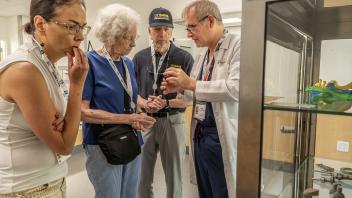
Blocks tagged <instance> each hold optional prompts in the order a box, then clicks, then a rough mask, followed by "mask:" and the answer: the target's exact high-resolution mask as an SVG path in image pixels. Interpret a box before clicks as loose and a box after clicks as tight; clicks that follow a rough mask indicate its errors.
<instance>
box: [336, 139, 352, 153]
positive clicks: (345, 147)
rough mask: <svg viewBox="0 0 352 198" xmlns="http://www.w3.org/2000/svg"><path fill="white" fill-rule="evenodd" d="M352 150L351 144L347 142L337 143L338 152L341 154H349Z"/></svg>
mask: <svg viewBox="0 0 352 198" xmlns="http://www.w3.org/2000/svg"><path fill="white" fill-rule="evenodd" d="M349 148H350V143H349V142H345V141H340V140H338V141H337V145H336V150H337V151H340V152H346V153H347V152H348V150H349Z"/></svg>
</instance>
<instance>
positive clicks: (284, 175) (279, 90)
mask: <svg viewBox="0 0 352 198" xmlns="http://www.w3.org/2000/svg"><path fill="white" fill-rule="evenodd" d="M326 2H327V1H323V0H316V1H313V0H288V1H273V2H267V3H266V17H265V42H264V43H265V48H264V49H265V50H264V64H263V67H264V70H263V71H264V75H263V76H264V79H263V93H264V94H263V95H264V98H263V104H262V116H263V119H262V148H261V152H262V153H261V182H260V196H261V197H265V198H271V197H282V198H288V197H295V198H296V197H297V198H298V197H314V195H315V196H316V197H320V198H325V197H326V198H328V197H334V196H335V197H336V196H337V197H338V195H342V194H343V195H344V196H345V197H352V151H350V147H349V144H350V143H352V122H351V121H352V117H351V115H352V108H351V106H352V83H351V82H352V31H351V28H350V29H346V28H345V27H344V26H345V25H350V24H351V23H350V22H351V21H352V6H351V5H344V6H333V7H331V4H327V3H326ZM327 5H329V6H327ZM318 193H319V195H318Z"/></svg>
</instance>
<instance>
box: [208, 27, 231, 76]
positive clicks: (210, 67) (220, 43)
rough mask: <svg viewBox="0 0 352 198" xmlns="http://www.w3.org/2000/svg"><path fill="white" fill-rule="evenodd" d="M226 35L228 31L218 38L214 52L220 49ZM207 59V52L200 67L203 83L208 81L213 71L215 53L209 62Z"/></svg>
mask: <svg viewBox="0 0 352 198" xmlns="http://www.w3.org/2000/svg"><path fill="white" fill-rule="evenodd" d="M227 35H228V30H225V31H224V33H223V35H222V37H221V38H220V40H219V41H218V43H217V44H216V47H215V51H218V50H219V49H220V46H221V45H222V43H223V42H224V40H225V38H226V36H227ZM208 59H209V50H208V52H207V54H206V56H205V58H204V62H203V66H202V79H203V80H205V81H208V80H209V76H210V74H211V72H212V71H213V69H214V65H215V53H214V55H213V58H212V60H211V61H209V60H208Z"/></svg>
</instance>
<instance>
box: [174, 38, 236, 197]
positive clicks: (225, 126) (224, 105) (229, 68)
mask: <svg viewBox="0 0 352 198" xmlns="http://www.w3.org/2000/svg"><path fill="white" fill-rule="evenodd" d="M207 50H208V49H203V50H202V51H201V53H200V54H199V56H198V57H197V58H196V60H195V63H194V65H193V68H192V71H191V74H190V76H191V78H192V79H197V78H198V76H199V74H200V71H201V69H202V64H203V60H204V57H205V56H206V52H207ZM239 78H240V36H238V35H233V34H228V35H227V36H226V38H225V40H224V41H223V43H222V44H221V46H220V49H219V50H218V51H217V52H216V53H215V65H214V70H213V73H212V78H211V81H197V85H196V91H195V92H191V91H185V92H184V95H182V96H180V97H182V98H183V99H184V100H186V101H190V100H193V101H195V100H199V101H207V102H211V104H212V107H213V111H214V116H215V121H216V126H217V129H218V133H219V139H220V144H221V147H222V158H223V161H224V170H225V177H226V183H227V188H228V193H229V197H231V198H235V197H236V168H237V167H236V166H237V137H238V131H237V129H238V99H239ZM193 104H194V103H193ZM193 113H194V112H193ZM196 124H197V121H196V120H195V119H192V122H191V151H192V152H190V153H191V154H190V156H191V157H190V160H191V182H192V183H194V184H196V181H197V180H196V175H195V169H194V157H193V153H194V147H193V146H194V145H193V136H194V131H195V127H196Z"/></svg>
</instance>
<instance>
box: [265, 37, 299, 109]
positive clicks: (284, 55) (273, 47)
mask: <svg viewBox="0 0 352 198" xmlns="http://www.w3.org/2000/svg"><path fill="white" fill-rule="evenodd" d="M298 67H299V54H298V53H297V52H295V51H293V50H290V49H287V48H285V47H282V46H280V45H278V44H276V43H273V42H270V41H267V47H266V59H265V87H264V95H265V96H277V97H283V99H281V100H280V101H281V102H292V103H295V102H296V99H297V94H296V93H297V81H298Z"/></svg>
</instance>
